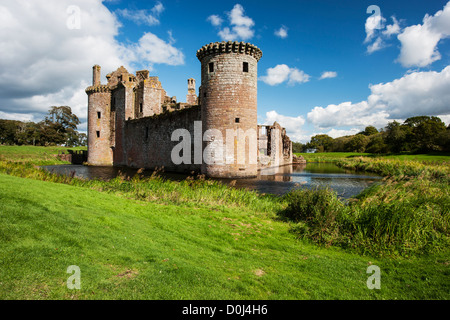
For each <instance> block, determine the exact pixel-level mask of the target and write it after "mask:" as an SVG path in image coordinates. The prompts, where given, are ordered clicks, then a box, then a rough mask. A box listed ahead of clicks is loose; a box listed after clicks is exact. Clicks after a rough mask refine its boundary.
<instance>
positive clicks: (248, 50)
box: [197, 41, 262, 61]
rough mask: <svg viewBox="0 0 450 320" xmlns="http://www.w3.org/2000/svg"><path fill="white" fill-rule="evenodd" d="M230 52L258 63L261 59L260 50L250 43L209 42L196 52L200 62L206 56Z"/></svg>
mask: <svg viewBox="0 0 450 320" xmlns="http://www.w3.org/2000/svg"><path fill="white" fill-rule="evenodd" d="M231 52H233V53H241V54H247V55H250V56H253V57H254V58H255V59H256V61H259V59H261V57H262V51H261V49H259V48H258V47H257V46H255V45H253V44H251V43H245V42H238V41H234V42H233V41H228V42H225V41H222V42H211V43H210V44H207V45H204V46H203V47H202V48H200V49H199V50H198V51H197V58H198V59H199V60H200V61H202V59H203V58H204V57H206V56H208V55H218V54H222V53H231Z"/></svg>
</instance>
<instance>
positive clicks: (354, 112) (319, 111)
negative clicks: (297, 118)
mask: <svg viewBox="0 0 450 320" xmlns="http://www.w3.org/2000/svg"><path fill="white" fill-rule="evenodd" d="M388 117H389V114H388V113H387V112H386V111H384V110H374V109H373V108H372V106H370V105H369V104H368V103H367V101H362V102H359V103H355V104H353V103H351V102H343V103H340V104H338V105H335V104H330V105H328V106H327V107H326V108H323V107H315V108H314V109H312V110H311V111H310V112H309V113H308V114H307V119H308V121H309V122H311V123H312V124H314V125H315V126H316V127H319V128H331V127H346V126H354V127H366V126H368V125H373V126H375V127H380V126H384V125H385V124H386V123H387V119H388Z"/></svg>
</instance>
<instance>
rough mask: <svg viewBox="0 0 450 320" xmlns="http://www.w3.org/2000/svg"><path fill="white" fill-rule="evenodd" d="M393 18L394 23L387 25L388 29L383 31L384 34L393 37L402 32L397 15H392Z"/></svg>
mask: <svg viewBox="0 0 450 320" xmlns="http://www.w3.org/2000/svg"><path fill="white" fill-rule="evenodd" d="M391 18H392V21H393V22H394V23H393V24H390V25H387V26H386V30H383V31H382V34H383V35H384V36H386V37H391V36H393V35H395V34H399V33H400V24H399V22H398V20H397V19H396V18H395V17H391Z"/></svg>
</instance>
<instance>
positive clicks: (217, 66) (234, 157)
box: [197, 41, 262, 178]
mask: <svg viewBox="0 0 450 320" xmlns="http://www.w3.org/2000/svg"><path fill="white" fill-rule="evenodd" d="M261 57H262V51H261V50H260V49H259V48H258V47H256V46H254V45H252V44H250V43H244V42H231V41H228V42H215V43H210V44H208V45H205V46H203V47H202V48H201V49H200V50H198V51H197V58H198V59H199V60H200V62H201V77H202V79H201V96H200V99H201V113H202V125H203V133H204V136H203V140H204V141H205V142H204V146H203V147H204V153H203V164H202V173H203V174H205V175H207V176H209V177H229V178H232V177H236V178H238V177H253V176H256V175H257V79H258V67H257V64H258V61H259V59H261Z"/></svg>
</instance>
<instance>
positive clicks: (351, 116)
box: [307, 66, 450, 129]
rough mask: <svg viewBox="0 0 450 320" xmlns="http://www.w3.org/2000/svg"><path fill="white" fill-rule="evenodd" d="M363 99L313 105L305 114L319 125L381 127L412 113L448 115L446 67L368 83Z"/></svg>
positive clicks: (449, 79) (448, 76)
mask: <svg viewBox="0 0 450 320" xmlns="http://www.w3.org/2000/svg"><path fill="white" fill-rule="evenodd" d="M369 88H370V90H371V95H370V96H369V97H368V99H367V101H362V102H359V103H352V102H343V103H341V104H338V105H335V104H330V105H328V106H327V107H325V108H324V107H315V108H314V109H312V110H311V111H310V112H309V113H308V114H307V119H308V121H309V122H310V123H312V124H314V125H315V126H316V127H319V128H331V127H357V128H360V129H363V128H364V127H366V126H368V125H373V126H375V127H377V128H381V127H384V126H385V125H386V124H387V123H388V122H389V121H393V120H400V121H402V119H403V120H404V119H406V118H409V117H413V116H419V115H429V116H433V115H434V116H448V115H450V107H449V106H450V90H448V88H450V66H447V67H446V68H444V69H443V70H442V71H441V72H435V71H427V72H412V73H410V74H407V75H405V76H403V77H402V78H400V79H396V80H394V81H391V82H388V83H380V84H376V85H371V86H370V87H369Z"/></svg>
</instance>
